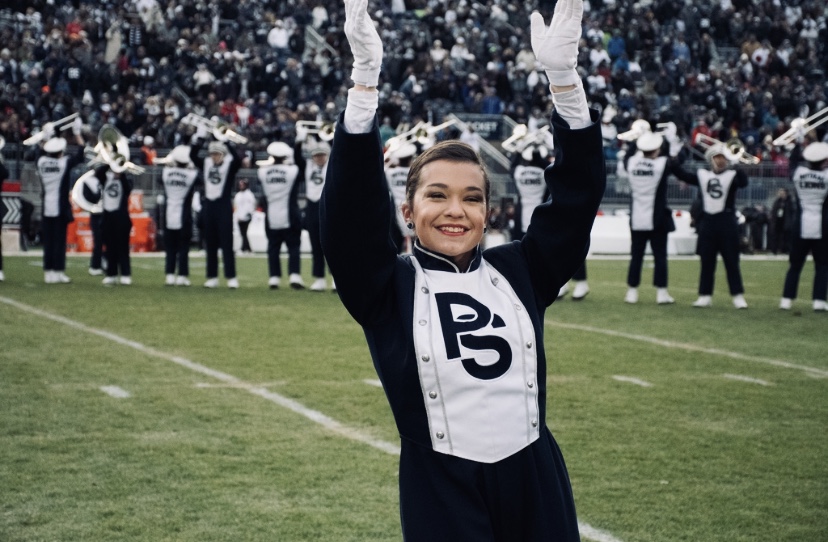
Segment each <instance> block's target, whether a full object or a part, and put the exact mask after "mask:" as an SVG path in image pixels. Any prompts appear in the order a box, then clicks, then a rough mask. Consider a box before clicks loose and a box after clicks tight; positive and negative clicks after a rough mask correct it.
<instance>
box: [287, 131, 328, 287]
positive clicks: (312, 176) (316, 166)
mask: <svg viewBox="0 0 828 542" xmlns="http://www.w3.org/2000/svg"><path fill="white" fill-rule="evenodd" d="M306 139H307V137H306V134H303V133H301V131H300V130H297V133H296V141H297V144H296V146H295V147H294V153H293V159H294V161H295V162H296V165H298V166H299V178H300V179H302V180H304V181H305V198H306V204H305V212H304V215H303V218H302V221H303V224H302V227H304V228H305V229H306V230H308V237H309V238H310V245H311V262H312V264H311V275H312V276H313V278H314V280H313V283H312V284H311V286H310V289H311V290H313V291H314V292H323V291H325V290H327V288H328V284H327V282H326V281H325V255H324V254H323V253H322V242H321V241H320V238H319V198H320V197H321V196H322V189H323V188H324V187H325V175H327V170H328V155H329V154H330V153H331V147H330V145H329V144H328V143H326V142H325V141H317V142H315V143H312V144H309V145H312V146H311V148H310V155H311V159H310V162H308V161H307V160H305V157H304V155H303V150H302V147H303V142H304V141H305V140H306Z"/></svg>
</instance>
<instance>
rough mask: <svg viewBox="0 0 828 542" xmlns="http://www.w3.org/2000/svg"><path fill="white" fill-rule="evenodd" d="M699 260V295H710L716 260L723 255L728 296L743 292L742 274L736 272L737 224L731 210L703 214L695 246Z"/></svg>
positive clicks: (738, 271) (737, 250) (737, 266)
mask: <svg viewBox="0 0 828 542" xmlns="http://www.w3.org/2000/svg"><path fill="white" fill-rule="evenodd" d="M696 252H698V254H699V257H700V258H701V274H700V276H699V295H713V285H714V283H715V280H716V259H717V257H718V255H719V254H721V255H722V261H723V262H724V266H725V271H726V272H727V284H728V286H729V287H730V295H738V294H742V293H744V292H745V288H744V286H743V285H742V272H741V270H740V269H739V224H738V223H737V221H736V215H735V214H734V213H733V212H732V211H724V212H721V213H717V214H714V215H709V214H706V213H705V214H704V216H703V218H702V220H701V224H700V225H699V239H698V247H697V249H696Z"/></svg>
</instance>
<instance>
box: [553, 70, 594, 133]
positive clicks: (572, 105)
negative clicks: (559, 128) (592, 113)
mask: <svg viewBox="0 0 828 542" xmlns="http://www.w3.org/2000/svg"><path fill="white" fill-rule="evenodd" d="M552 103H553V104H555V111H557V112H558V114H559V115H560V116H561V118H563V119H564V120H565V121H566V122H567V123H568V124H569V127H570V128H571V129H573V130H578V129H580V128H586V127H587V126H589V125H590V124H592V119H590V118H589V106H588V105H587V99H586V93H585V92H584V87H583V85H582V84H581V81H580V80H578V82H577V83H576V84H575V88H574V89H572V90H568V91H566V92H553V93H552Z"/></svg>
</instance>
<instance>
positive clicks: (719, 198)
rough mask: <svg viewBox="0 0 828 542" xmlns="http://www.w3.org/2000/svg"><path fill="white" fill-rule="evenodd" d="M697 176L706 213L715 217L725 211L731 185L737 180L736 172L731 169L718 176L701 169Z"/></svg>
mask: <svg viewBox="0 0 828 542" xmlns="http://www.w3.org/2000/svg"><path fill="white" fill-rule="evenodd" d="M697 176H698V178H699V189H700V190H701V194H702V199H703V202H704V212H705V213H707V214H710V215H715V214H718V213H721V212H722V211H724V210H725V206H726V205H727V194H728V193H729V192H730V185H732V184H733V180H734V179H735V178H736V172H735V171H733V170H732V169H729V170H725V171H723V172H721V173H719V174H716V173H713V172H712V171H709V170H706V169H700V170H698V173H697Z"/></svg>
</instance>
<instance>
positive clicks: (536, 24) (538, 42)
mask: <svg viewBox="0 0 828 542" xmlns="http://www.w3.org/2000/svg"><path fill="white" fill-rule="evenodd" d="M529 23H530V29H531V30H530V32H529V36H530V38H531V39H530V41H531V42H532V50H533V51H534V52H535V57H537V56H538V55H539V54H540V52H541V48H542V44H543V39H544V36H545V35H546V30H547V28H546V23H545V22H544V20H543V15H541V14H540V13H538V12H537V11H533V12H532V15H530V16H529Z"/></svg>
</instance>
